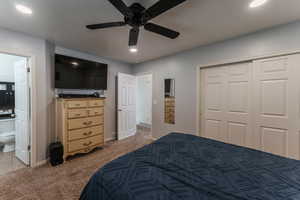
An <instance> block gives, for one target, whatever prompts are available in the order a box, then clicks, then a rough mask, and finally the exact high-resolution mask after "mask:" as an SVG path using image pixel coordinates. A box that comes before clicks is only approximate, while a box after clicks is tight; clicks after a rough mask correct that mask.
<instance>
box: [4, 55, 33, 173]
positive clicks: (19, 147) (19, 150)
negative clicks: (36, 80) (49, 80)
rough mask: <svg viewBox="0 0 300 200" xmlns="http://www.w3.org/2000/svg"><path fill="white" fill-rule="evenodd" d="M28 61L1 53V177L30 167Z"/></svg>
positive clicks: (24, 58) (25, 58)
mask: <svg viewBox="0 0 300 200" xmlns="http://www.w3.org/2000/svg"><path fill="white" fill-rule="evenodd" d="M28 69H29V66H28V58H27V57H22V56H15V55H10V54H4V53H0V175H2V174H6V173H8V172H11V171H15V170H17V169H20V168H23V167H26V166H29V165H30V131H31V126H30V107H31V106H30V87H29V70H28Z"/></svg>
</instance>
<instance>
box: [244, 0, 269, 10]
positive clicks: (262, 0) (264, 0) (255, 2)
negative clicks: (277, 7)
mask: <svg viewBox="0 0 300 200" xmlns="http://www.w3.org/2000/svg"><path fill="white" fill-rule="evenodd" d="M267 1H268V0H253V1H252V2H251V3H250V5H249V7H250V8H257V7H259V6H262V5H264V4H265V3H267Z"/></svg>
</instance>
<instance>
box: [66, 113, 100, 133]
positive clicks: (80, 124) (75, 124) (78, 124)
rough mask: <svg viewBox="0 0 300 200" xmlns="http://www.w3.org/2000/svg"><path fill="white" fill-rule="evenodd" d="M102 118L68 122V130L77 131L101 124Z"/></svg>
mask: <svg viewBox="0 0 300 200" xmlns="http://www.w3.org/2000/svg"><path fill="white" fill-rule="evenodd" d="M103 121H104V120H103V116H97V117H87V118H80V119H70V120H68V129H69V130H72V129H79V128H86V127H90V126H96V125H100V124H103Z"/></svg>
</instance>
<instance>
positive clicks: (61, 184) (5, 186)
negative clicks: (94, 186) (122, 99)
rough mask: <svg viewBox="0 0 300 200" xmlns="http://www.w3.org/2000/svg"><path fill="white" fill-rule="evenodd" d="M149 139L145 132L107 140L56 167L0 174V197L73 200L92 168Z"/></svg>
mask: <svg viewBox="0 0 300 200" xmlns="http://www.w3.org/2000/svg"><path fill="white" fill-rule="evenodd" d="M150 142H152V140H151V139H150V138H149V135H148V133H146V132H141V131H140V132H139V133H138V134H137V136H134V137H131V138H128V139H126V140H123V141H116V142H110V143H108V144H106V145H105V147H104V148H103V149H97V150H95V151H94V152H91V153H90V154H87V155H84V156H76V157H75V158H72V159H70V160H69V161H67V162H65V163H64V164H63V165H60V166H58V167H51V166H50V165H45V166H42V167H39V168H34V169H31V168H25V169H21V170H18V171H15V172H12V173H9V174H7V175H4V176H0V199H1V200H12V199H16V200H50V199H51V200H71V199H73V200H75V199H76V200H77V199H79V196H80V192H81V190H82V189H83V187H84V186H85V184H86V183H87V181H88V180H89V178H90V177H91V175H93V173H94V172H95V171H97V170H98V169H99V168H100V167H101V166H103V165H104V164H106V163H108V162H109V161H111V160H114V159H115V158H117V157H119V156H121V155H124V154H126V153H128V152H131V151H134V150H135V149H137V148H140V147H142V146H144V145H145V144H148V143H150Z"/></svg>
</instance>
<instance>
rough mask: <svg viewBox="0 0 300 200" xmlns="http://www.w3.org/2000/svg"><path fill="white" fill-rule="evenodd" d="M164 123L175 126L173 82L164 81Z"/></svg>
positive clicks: (169, 80)
mask: <svg viewBox="0 0 300 200" xmlns="http://www.w3.org/2000/svg"><path fill="white" fill-rule="evenodd" d="M164 92H165V94H164V95H165V123H166V124H175V80H174V79H165V85H164Z"/></svg>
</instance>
